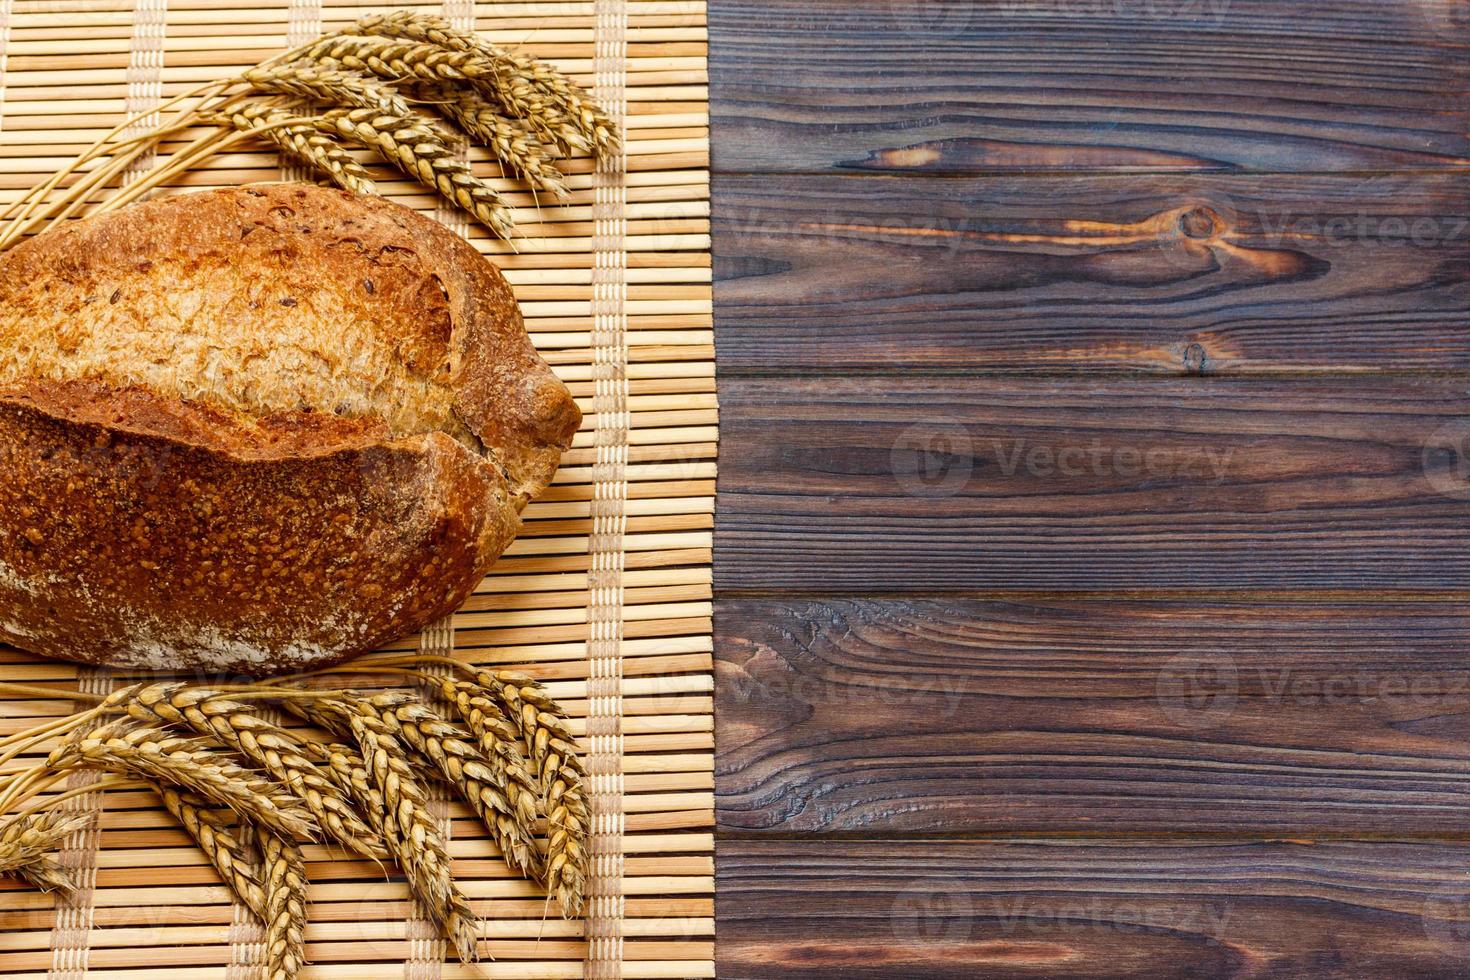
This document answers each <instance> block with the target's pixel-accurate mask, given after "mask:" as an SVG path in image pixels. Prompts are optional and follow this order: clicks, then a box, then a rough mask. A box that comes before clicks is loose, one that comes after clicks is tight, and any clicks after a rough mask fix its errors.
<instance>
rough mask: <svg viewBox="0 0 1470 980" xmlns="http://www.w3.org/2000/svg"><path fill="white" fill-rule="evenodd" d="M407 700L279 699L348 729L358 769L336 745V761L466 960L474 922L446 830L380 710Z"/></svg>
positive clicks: (324, 724)
mask: <svg viewBox="0 0 1470 980" xmlns="http://www.w3.org/2000/svg"><path fill="white" fill-rule="evenodd" d="M411 700H412V698H411V697H409V696H408V695H405V694H380V695H374V696H371V697H352V698H344V699H342V700H326V699H318V700H304V701H288V702H285V705H284V706H285V707H286V708H287V709H288V710H290V711H292V712H295V713H296V714H298V715H300V716H301V717H303V718H305V719H306V720H307V721H310V722H311V723H312V724H314V725H317V726H318V727H321V728H324V729H326V730H327V731H329V732H334V733H337V734H350V736H351V738H352V740H353V742H354V744H355V745H356V746H357V751H358V752H360V753H361V767H362V768H361V771H360V772H359V771H358V770H357V766H356V764H355V763H356V760H353V759H352V758H351V756H350V755H349V754H348V753H347V752H344V751H341V750H340V749H339V750H338V751H337V752H336V753H335V754H336V755H337V765H340V766H341V769H337V766H334V769H337V771H338V772H339V774H341V775H342V776H343V778H346V779H347V780H348V781H349V782H350V783H351V784H352V785H354V786H355V787H357V790H358V792H361V793H363V794H364V796H365V799H364V802H363V805H364V807H365V808H366V810H367V811H368V812H378V813H381V814H382V829H383V836H384V838H385V839H386V840H387V842H388V847H389V849H390V850H391V851H392V853H393V856H394V857H395V858H396V859H397V861H398V864H399V865H400V866H401V867H402V868H403V870H404V872H405V874H407V876H408V881H409V886H410V887H411V888H412V889H413V892H414V894H415V895H416V896H418V899H419V901H420V902H421V903H422V904H423V905H424V907H425V908H427V909H428V911H429V914H430V915H432V916H433V917H434V920H435V922H437V923H438V924H439V927H440V928H441V929H442V930H443V931H444V933H445V935H447V936H448V937H449V940H450V942H451V944H452V945H453V946H454V949H455V952H456V953H457V954H458V956H459V958H460V960H461V961H462V962H465V963H470V962H473V961H474V960H475V959H476V958H477V942H478V935H479V922H478V920H477V919H476V918H475V914H474V912H473V910H471V908H470V903H469V900H468V899H466V898H465V896H464V893H463V892H461V891H460V890H459V885H458V884H456V883H455V880H454V876H453V874H452V873H451V871H450V866H449V852H448V850H447V848H446V847H445V845H444V837H443V835H442V834H441V833H440V832H439V826H438V823H437V821H435V819H434V817H433V815H432V814H430V813H429V808H428V795H427V794H426V793H425V792H424V788H423V786H422V785H421V784H420V783H419V781H418V779H417V778H416V777H415V776H414V772H413V767H412V766H411V765H410V764H409V762H408V760H409V758H410V755H409V750H408V748H407V747H406V746H405V745H404V744H403V742H402V741H400V740H399V739H398V737H397V736H395V735H393V734H391V733H389V732H387V731H384V730H383V724H382V721H381V719H382V715H383V713H384V712H386V711H392V710H393V709H395V708H396V707H398V706H399V705H401V704H404V703H407V702H408V701H411ZM344 770H345V771H344Z"/></svg>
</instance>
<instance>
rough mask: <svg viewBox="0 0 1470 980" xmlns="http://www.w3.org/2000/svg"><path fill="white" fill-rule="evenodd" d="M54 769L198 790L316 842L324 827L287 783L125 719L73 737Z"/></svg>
mask: <svg viewBox="0 0 1470 980" xmlns="http://www.w3.org/2000/svg"><path fill="white" fill-rule="evenodd" d="M46 765H47V767H48V768H49V769H51V770H53V771H58V772H60V771H64V770H66V769H72V768H92V769H106V770H109V771H111V772H118V773H122V774H124V775H129V776H141V777H143V778H144V779H146V780H149V781H151V782H155V783H166V784H168V785H172V786H177V787H179V788H181V789H187V790H192V791H193V792H195V793H198V794H199V795H200V796H202V797H204V798H205V799H207V800H209V801H210V802H211V803H214V804H216V805H218V806H223V807H227V808H229V809H231V810H233V811H235V812H236V813H238V814H240V816H242V817H244V818H245V819H247V820H254V821H257V822H259V823H261V824H264V825H265V826H267V827H270V828H271V829H272V830H275V831H277V832H278V833H280V834H282V835H284V836H287V837H291V838H300V839H311V838H313V837H315V836H316V834H317V833H318V831H319V828H318V827H317V825H316V822H315V821H314V820H313V819H312V816H311V814H310V812H308V811H307V809H306V806H305V804H304V803H302V802H301V800H300V799H298V798H297V797H295V796H293V795H292V794H291V793H290V792H289V791H287V790H286V788H285V787H284V786H282V785H281V784H279V783H277V782H274V781H273V780H270V779H268V778H264V777H262V776H261V775H260V774H259V773H256V772H252V771H250V770H248V769H245V768H244V767H242V766H240V765H238V764H237V763H236V762H234V761H233V760H231V759H230V757H229V756H228V755H224V754H221V753H218V752H212V751H210V750H209V749H208V748H206V747H205V746H204V743H202V742H201V741H200V740H199V739H197V738H183V737H180V736H178V735H175V734H173V733H171V732H168V731H166V730H164V729H162V728H154V727H148V726H141V727H140V726H135V725H134V724H132V723H129V722H127V721H126V720H125V719H122V720H119V721H117V722H112V723H111V724H108V725H104V726H103V727H101V728H99V729H96V730H95V731H93V732H90V733H87V734H85V735H80V736H73V737H72V738H71V739H70V740H68V741H67V742H65V743H63V744H62V745H60V746H58V747H57V748H56V750H55V751H53V752H52V753H51V755H50V756H49V757H48V758H47V759H46Z"/></svg>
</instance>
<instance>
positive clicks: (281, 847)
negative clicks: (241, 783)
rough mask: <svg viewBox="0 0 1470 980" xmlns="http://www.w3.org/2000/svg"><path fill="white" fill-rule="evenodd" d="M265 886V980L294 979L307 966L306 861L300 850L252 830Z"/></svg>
mask: <svg viewBox="0 0 1470 980" xmlns="http://www.w3.org/2000/svg"><path fill="white" fill-rule="evenodd" d="M255 839H256V844H257V846H258V847H259V848H260V858H261V868H262V876H263V879H264V885H265V913H264V914H263V915H262V916H261V918H262V919H264V920H265V949H266V964H265V973H264V976H265V980H294V978H295V977H296V975H297V974H298V973H299V972H300V971H301V967H302V966H303V965H304V964H305V963H306V956H305V953H306V859H305V858H304V857H302V854H301V848H299V847H297V846H296V845H295V844H293V843H291V842H290V841H287V840H282V839H281V838H280V837H278V836H277V835H275V834H273V833H271V832H270V831H269V830H266V829H265V828H264V827H257V828H255Z"/></svg>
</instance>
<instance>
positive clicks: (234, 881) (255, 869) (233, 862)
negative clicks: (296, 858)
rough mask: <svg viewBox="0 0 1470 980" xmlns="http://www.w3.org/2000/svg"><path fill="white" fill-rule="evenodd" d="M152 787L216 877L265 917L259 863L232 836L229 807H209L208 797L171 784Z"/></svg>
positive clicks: (263, 892)
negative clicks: (193, 842)
mask: <svg viewBox="0 0 1470 980" xmlns="http://www.w3.org/2000/svg"><path fill="white" fill-rule="evenodd" d="M155 791H156V792H157V793H158V797H159V799H161V800H162V801H163V807H164V809H166V810H167V811H168V812H169V813H171V814H173V815H174V819H176V820H178V822H179V823H180V824H182V825H183V827H184V829H185V830H187V831H188V832H189V836H190V837H192V838H194V841H195V843H197V844H198V845H199V849H200V850H202V851H203V852H204V856H205V857H207V858H208V859H209V863H210V864H212V865H214V870H215V871H217V872H218V873H219V876H220V879H221V880H223V881H224V882H225V884H227V885H229V886H230V889H231V890H232V891H233V892H234V893H235V895H236V896H237V897H238V898H239V899H240V901H241V902H243V903H244V904H245V907H246V908H248V909H250V911H252V912H254V913H255V914H256V915H257V916H259V917H260V918H261V919H262V920H264V919H265V918H266V917H267V910H266V902H265V890H264V886H263V885H262V883H261V872H260V867H259V866H258V865H257V863H256V862H255V860H254V859H253V857H252V855H251V850H250V847H249V846H248V845H247V843H246V841H243V840H241V839H240V838H239V837H237V836H235V833H234V830H233V829H232V828H231V827H230V824H229V817H230V816H231V813H232V812H231V811H229V810H222V809H219V808H216V807H212V806H210V804H209V801H208V800H205V799H204V798H203V797H201V796H198V795H196V794H193V793H187V792H181V791H180V790H178V789H176V788H175V787H172V786H157V787H155Z"/></svg>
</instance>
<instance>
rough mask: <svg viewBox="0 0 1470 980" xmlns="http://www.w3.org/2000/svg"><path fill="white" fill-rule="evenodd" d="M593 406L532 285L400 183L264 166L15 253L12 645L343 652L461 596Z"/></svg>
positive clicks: (11, 279)
mask: <svg viewBox="0 0 1470 980" xmlns="http://www.w3.org/2000/svg"><path fill="white" fill-rule="evenodd" d="M580 421H581V413H580V412H579V411H578V409H577V406H576V404H575V403H574V402H573V401H572V398H571V396H570V394H569V393H568V392H567V389H566V386H565V385H563V384H562V383H561V382H560V381H559V380H557V378H556V377H555V376H554V375H553V374H552V372H551V370H550V368H548V367H547V365H546V364H545V362H544V361H542V360H541V358H540V357H539V356H538V355H537V353H536V351H535V349H534V348H533V347H532V345H531V342H530V339H529V338H528V337H527V335H526V332H525V329H524V327H523V326H522V322H521V316H520V311H519V309H518V307H517V306H516V302H515V299H514V297H513V296H512V295H511V291H510V287H509V286H508V285H507V284H506V282H505V280H504V278H503V277H502V276H501V275H500V273H499V271H498V270H497V269H496V268H495V267H494V266H493V265H491V264H490V263H489V262H488V261H486V260H485V259H484V258H483V257H482V256H480V254H479V253H478V252H476V251H475V250H474V248H473V247H471V246H470V245H469V244H468V243H467V242H465V241H463V240H462V239H460V238H459V237H458V236H456V235H454V234H452V233H450V232H449V231H447V230H446V229H444V228H443V227H441V226H440V225H438V224H437V223H435V222H433V221H431V220H429V219H427V218H424V217H421V216H420V215H418V214H416V213H414V212H413V211H410V210H408V209H406V208H402V207H399V206H397V205H394V204H391V203H388V202H386V201H383V200H381V199H379V198H370V197H361V196H357V195H353V194H349V193H346V192H344V191H337V190H328V189H325V188H319V187H315V186H312V185H306V184H272V185H256V186H250V187H244V188H239V189H231V190H222V191H212V192H206V193H200V194H190V195H184V196H179V197H171V198H166V199H162V200H157V201H152V202H149V203H146V204H141V205H136V206H134V207H130V208H127V209H124V210H121V211H118V212H114V213H111V214H106V215H102V216H100V217H98V218H95V219H89V220H86V221H82V222H77V223H74V224H72V225H70V226H68V227H66V228H65V229H64V230H60V231H57V232H53V233H48V234H46V235H41V236H38V237H36V238H34V239H32V240H30V241H27V242H25V243H23V244H21V245H18V246H17V247H15V248H14V249H12V250H11V251H10V252H8V253H5V254H4V255H0V639H4V640H6V641H8V642H10V643H11V644H13V645H15V646H18V647H21V648H23V649H26V650H30V651H34V652H36V653H41V654H46V655H51V656H57V657H65V658H70V659H75V660H82V661H87V662H90V663H98V664H110V665H116V666H126V667H136V668H149V669H170V670H194V669H202V670H209V671H237V672H242V673H247V674H263V673H272V672H277V671H281V670H288V669H296V668H301V667H310V666H314V665H321V664H327V663H331V662H335V661H338V660H341V659H343V658H345V657H348V656H351V655H353V654H356V653H360V652H363V651H366V650H370V649H372V648H374V647H376V646H379V645H381V644H383V643H385V642H387V641H389V640H392V639H394V638H396V637H399V636H402V635H405V634H407V633H411V632H412V631H414V630H416V629H418V628H420V627H422V626H424V625H425V624H427V623H429V622H432V621H433V620H435V619H437V618H439V617H440V616H443V615H445V614H447V613H449V612H451V611H452V610H454V609H456V608H457V607H458V606H459V605H460V604H462V603H463V601H464V600H465V599H466V598H467V597H468V596H469V594H470V593H471V591H472V590H473V589H474V587H475V586H476V585H477V584H478V583H479V582H480V580H481V578H482V577H483V575H484V573H485V571H486V570H487V569H488V567H489V566H490V565H491V563H492V562H494V560H495V559H496V557H498V556H499V555H500V553H501V552H502V551H503V550H504V549H505V547H506V545H508V544H509V543H510V541H511V539H512V538H514V537H515V534H516V532H517V530H518V529H519V527H520V516H519V515H520V511H521V510H522V508H524V507H525V505H526V502H527V501H528V500H530V499H531V498H532V497H534V496H535V495H536V494H538V493H540V492H541V490H543V489H544V488H545V487H546V485H547V484H548V483H549V482H550V481H551V478H552V475H553V473H554V472H555V470H556V467H557V464H558V462H559V460H560V457H561V453H562V452H563V451H564V450H565V449H567V448H568V447H569V446H570V445H571V440H572V436H573V434H574V433H575V432H576V430H577V427H578V425H579V423H580Z"/></svg>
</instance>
